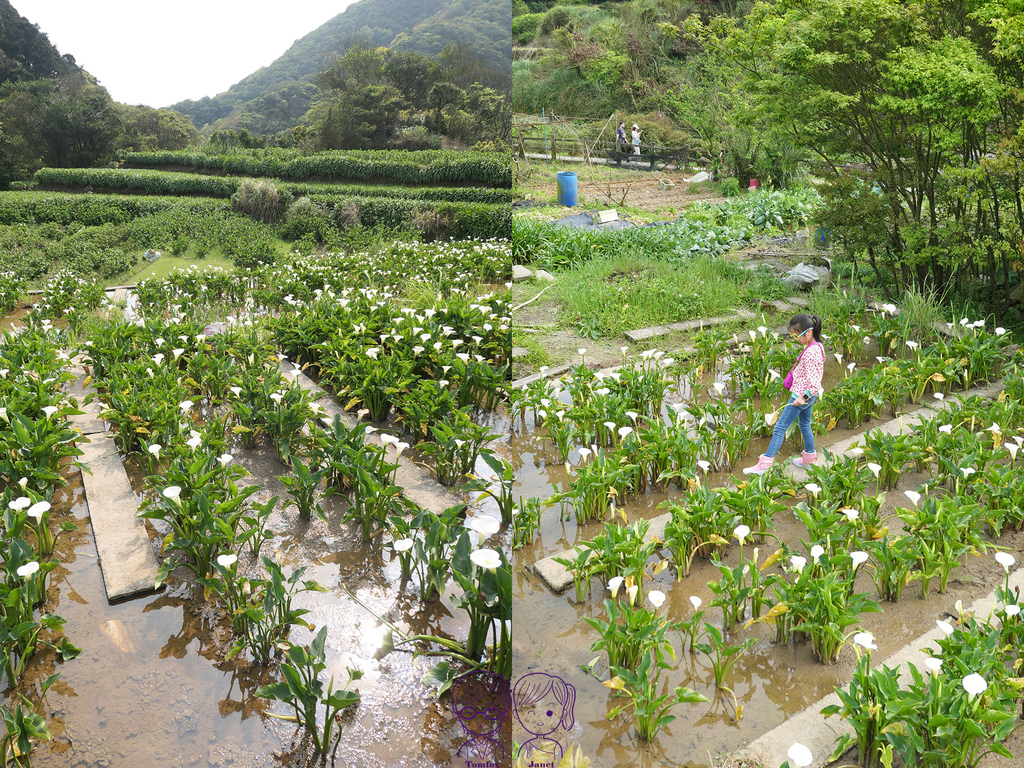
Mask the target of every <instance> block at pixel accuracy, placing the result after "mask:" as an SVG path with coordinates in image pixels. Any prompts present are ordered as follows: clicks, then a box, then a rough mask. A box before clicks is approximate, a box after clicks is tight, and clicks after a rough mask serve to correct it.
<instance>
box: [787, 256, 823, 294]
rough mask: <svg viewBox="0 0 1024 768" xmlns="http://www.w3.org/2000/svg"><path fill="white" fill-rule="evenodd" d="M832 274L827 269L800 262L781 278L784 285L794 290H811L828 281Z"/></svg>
mask: <svg viewBox="0 0 1024 768" xmlns="http://www.w3.org/2000/svg"><path fill="white" fill-rule="evenodd" d="M831 275H832V273H831V272H830V271H829V270H828V269H826V268H825V267H815V266H812V265H811V264H805V263H803V262H800V263H799V264H797V265H796V266H795V267H793V268H792V269H791V270H789V272H787V273H786V274H784V275H783V276H782V278H781V280H782V284H783V285H785V286H786V287H787V288H792V289H794V290H801V289H802V290H810V289H811V288H813V287H814V286H816V285H818V283H820V282H821V281H822V280H824V281H826V282H827V281H828V279H829V277H830V276H831Z"/></svg>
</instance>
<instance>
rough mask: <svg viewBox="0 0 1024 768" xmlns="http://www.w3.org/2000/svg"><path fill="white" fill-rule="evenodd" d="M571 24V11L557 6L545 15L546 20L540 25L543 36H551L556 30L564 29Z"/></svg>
mask: <svg viewBox="0 0 1024 768" xmlns="http://www.w3.org/2000/svg"><path fill="white" fill-rule="evenodd" d="M568 23H569V11H568V9H566V8H565V7H564V6H561V5H556V6H555V7H554V8H552V9H551V10H550V11H548V12H547V13H545V14H544V20H543V21H542V22H541V24H540V31H541V34H544V35H550V34H551V33H552V32H554V31H555V30H556V29H559V28H561V27H564V26H565V25H566V24H568Z"/></svg>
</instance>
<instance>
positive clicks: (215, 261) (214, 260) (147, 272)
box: [105, 248, 235, 286]
mask: <svg viewBox="0 0 1024 768" xmlns="http://www.w3.org/2000/svg"><path fill="white" fill-rule="evenodd" d="M191 266H197V267H200V268H203V267H223V268H224V269H226V270H229V271H233V270H234V268H235V263H234V262H233V261H232V260H231V259H229V258H228V257H227V256H225V255H224V254H223V253H221V250H220V248H214V249H213V250H212V251H210V253H209V255H208V256H204V257H202V258H199V257H197V256H195V255H194V254H193V253H192V252H191V251H188V252H186V253H183V254H182V255H181V256H174V255H172V254H170V253H165V254H164V255H163V256H161V257H160V258H159V259H157V260H156V261H154V262H152V263H150V262H148V261H146V260H145V259H142V260H141V261H139V263H138V264H136V265H135V266H134V267H133V268H132V269H130V270H129V271H128V272H125V273H124V274H123V275H121V276H119V277H117V278H116V279H114V280H107V281H105V284H106V285H108V286H109V285H131V284H133V283H136V282H138V281H139V280H143V279H145V278H147V277H154V278H156V279H158V280H164V279H166V278H167V277H168V276H169V275H170V274H171V272H173V271H174V270H176V269H188V268H189V267H191Z"/></svg>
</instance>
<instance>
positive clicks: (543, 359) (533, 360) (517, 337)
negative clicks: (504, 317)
mask: <svg viewBox="0 0 1024 768" xmlns="http://www.w3.org/2000/svg"><path fill="white" fill-rule="evenodd" d="M512 346H513V347H522V348H523V349H528V350H529V351H530V354H528V355H527V356H526V357H522V358H518V359H517V360H516V365H522V366H528V367H530V368H539V367H540V366H542V365H550V364H551V358H550V356H549V355H548V350H547V348H546V347H544V346H543V345H542V344H541V343H540V341H538V339H537V335H536V334H533V333H524V332H523V331H520V330H518V329H516V328H515V327H513V328H512Z"/></svg>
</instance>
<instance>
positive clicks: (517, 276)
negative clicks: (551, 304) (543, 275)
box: [512, 264, 533, 283]
mask: <svg viewBox="0 0 1024 768" xmlns="http://www.w3.org/2000/svg"><path fill="white" fill-rule="evenodd" d="M531 277H533V272H531V271H530V270H528V269H527V268H526V267H524V266H523V265H522V264H513V265H512V282H513V283H521V282H523V280H529V279H530V278H531Z"/></svg>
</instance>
